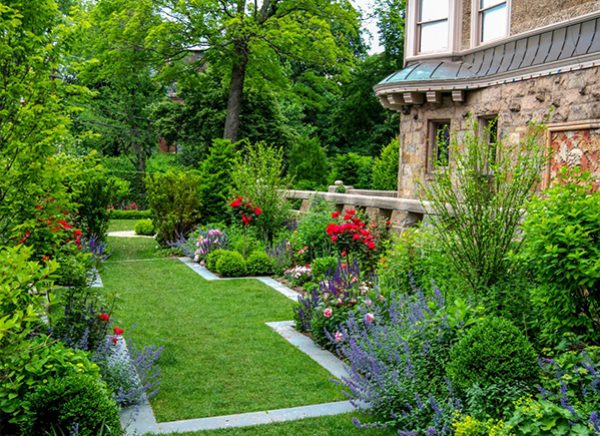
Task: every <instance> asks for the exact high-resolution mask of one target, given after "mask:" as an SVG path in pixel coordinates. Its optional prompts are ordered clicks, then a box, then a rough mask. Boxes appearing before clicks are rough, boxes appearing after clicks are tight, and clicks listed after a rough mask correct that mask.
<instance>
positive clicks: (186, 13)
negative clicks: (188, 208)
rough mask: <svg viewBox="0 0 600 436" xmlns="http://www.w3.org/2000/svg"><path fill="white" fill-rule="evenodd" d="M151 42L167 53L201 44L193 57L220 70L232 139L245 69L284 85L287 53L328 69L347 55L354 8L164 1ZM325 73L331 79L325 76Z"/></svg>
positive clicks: (319, 0)
mask: <svg viewBox="0 0 600 436" xmlns="http://www.w3.org/2000/svg"><path fill="white" fill-rule="evenodd" d="M160 3H161V6H162V11H161V13H162V15H163V16H165V17H167V19H165V20H163V22H162V25H161V28H160V29H158V30H157V31H156V32H155V34H154V35H155V37H156V39H155V41H156V42H157V44H158V46H159V47H160V49H161V50H162V51H163V53H165V54H167V55H168V57H169V58H170V59H174V58H176V57H179V59H183V58H185V57H186V55H187V52H186V49H187V48H190V47H196V48H201V49H202V56H201V59H200V63H202V64H206V63H208V64H209V65H212V66H213V67H214V68H218V69H222V70H227V72H228V74H227V76H228V77H227V81H228V85H227V106H226V119H225V123H224V130H223V137H224V138H226V139H230V140H232V141H236V140H237V139H238V137H239V134H240V120H241V117H240V115H241V113H242V107H243V101H244V92H245V83H246V80H247V77H248V76H254V77H259V78H263V80H264V79H267V78H268V79H269V83H270V84H273V85H274V86H276V85H282V84H283V85H286V84H287V81H286V78H287V77H289V74H288V73H289V72H288V71H286V69H287V68H288V65H286V63H285V62H282V61H284V60H287V61H288V62H289V61H290V60H298V59H301V60H302V62H303V63H304V64H305V65H307V66H310V65H319V66H321V67H320V68H321V69H325V68H327V69H328V70H329V76H330V77H332V76H335V75H336V74H337V73H338V72H339V69H340V68H345V66H344V63H346V62H348V61H350V60H351V59H352V56H353V52H352V50H351V49H350V48H349V47H348V44H347V42H348V40H350V39H352V38H354V37H355V36H356V35H357V34H358V20H357V13H356V11H355V10H354V8H353V7H352V6H351V4H350V2H349V1H347V0H343V1H339V2H337V1H336V2H334V1H331V0H293V1H292V0H263V2H262V4H261V5H260V6H259V4H258V2H257V1H255V2H248V1H247V0H236V1H228V2H225V1H221V0H196V1H194V2H192V3H191V4H190V2H189V1H185V0H163V1H162V2H160ZM330 80H331V79H330Z"/></svg>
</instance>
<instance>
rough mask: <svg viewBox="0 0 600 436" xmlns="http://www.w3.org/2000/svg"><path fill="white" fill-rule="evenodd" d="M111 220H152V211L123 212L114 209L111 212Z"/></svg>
mask: <svg viewBox="0 0 600 436" xmlns="http://www.w3.org/2000/svg"><path fill="white" fill-rule="evenodd" d="M110 217H111V219H114V220H137V219H143V218H151V217H152V211H151V210H149V209H148V210H121V209H114V210H112V211H111V212H110Z"/></svg>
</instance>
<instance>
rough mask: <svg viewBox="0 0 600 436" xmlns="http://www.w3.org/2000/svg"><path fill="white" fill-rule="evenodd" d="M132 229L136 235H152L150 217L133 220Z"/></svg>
mask: <svg viewBox="0 0 600 436" xmlns="http://www.w3.org/2000/svg"><path fill="white" fill-rule="evenodd" d="M134 230H135V234H136V235H145V236H152V235H154V224H152V220H150V219H145V220H139V221H136V222H135V226H134Z"/></svg>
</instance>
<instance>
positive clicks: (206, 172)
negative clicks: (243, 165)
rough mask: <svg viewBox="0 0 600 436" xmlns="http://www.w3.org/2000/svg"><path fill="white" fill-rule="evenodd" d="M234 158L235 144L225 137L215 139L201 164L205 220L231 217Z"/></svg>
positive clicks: (201, 189) (226, 219) (201, 186)
mask: <svg viewBox="0 0 600 436" xmlns="http://www.w3.org/2000/svg"><path fill="white" fill-rule="evenodd" d="M234 159H235V146H234V144H232V143H231V141H227V140H224V139H215V140H214V141H213V143H212V145H211V146H210V149H209V151H208V156H207V157H206V159H205V160H204V161H202V163H201V165H200V174H201V175H202V180H201V185H200V192H201V195H202V199H203V207H202V217H203V220H204V222H226V221H228V219H229V218H230V214H229V210H228V209H229V208H228V206H227V200H228V199H229V193H230V190H231V176H230V173H231V170H232V168H233V164H234Z"/></svg>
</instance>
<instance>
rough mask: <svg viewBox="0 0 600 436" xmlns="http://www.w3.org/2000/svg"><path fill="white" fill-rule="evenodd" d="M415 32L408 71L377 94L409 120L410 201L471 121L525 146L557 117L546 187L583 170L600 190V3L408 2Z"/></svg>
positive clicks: (404, 143)
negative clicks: (567, 172) (536, 129)
mask: <svg viewBox="0 0 600 436" xmlns="http://www.w3.org/2000/svg"><path fill="white" fill-rule="evenodd" d="M405 31H406V37H405V48H404V50H405V67H404V69H402V70H400V71H398V72H395V73H393V74H391V75H390V76H388V77H387V78H385V79H384V80H383V81H381V82H380V83H379V84H377V85H376V86H375V88H374V89H375V93H376V95H377V96H378V98H379V99H380V101H381V104H382V105H383V106H384V107H386V108H388V109H391V110H395V111H398V112H400V113H401V121H400V144H401V152H400V170H399V174H398V196H399V197H400V198H406V199H414V198H416V197H417V192H416V190H417V187H416V183H415V182H416V181H417V180H425V181H426V180H427V178H428V175H429V174H431V173H432V170H433V168H434V166H435V162H443V161H444V160H443V159H444V158H445V156H444V154H446V155H447V153H448V150H447V147H444V146H443V142H444V141H447V140H448V139H444V138H449V135H450V132H456V133H457V135H458V136H459V138H460V135H461V132H464V131H465V129H467V128H468V119H469V115H471V116H472V117H474V118H477V119H478V120H479V121H480V125H481V126H488V127H490V128H491V134H490V135H488V137H489V140H490V141H494V138H493V136H496V135H497V136H498V137H500V138H502V140H503V141H504V142H505V143H513V144H517V143H519V141H520V139H521V138H522V135H524V133H525V132H526V131H527V127H526V126H527V123H528V122H529V121H531V120H536V121H541V120H542V119H543V118H544V117H545V116H546V115H547V114H548V113H549V112H550V118H549V120H548V125H547V142H548V147H549V148H550V149H551V150H552V151H553V153H552V159H551V162H550V165H549V167H548V169H547V172H546V174H544V182H545V183H548V182H549V181H550V180H551V179H552V177H553V176H554V175H555V173H556V172H557V171H558V170H559V169H560V168H561V167H563V166H565V165H580V166H582V167H583V168H584V169H586V170H588V171H590V172H592V173H593V175H594V177H595V178H596V181H597V182H598V183H599V184H600V1H589V0H407V15H406V28H405ZM551 108H553V109H552V111H550V110H551ZM495 119H497V123H495V122H493V121H492V120H495ZM440 138H441V139H442V141H441V142H440ZM439 144H442V145H439Z"/></svg>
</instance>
